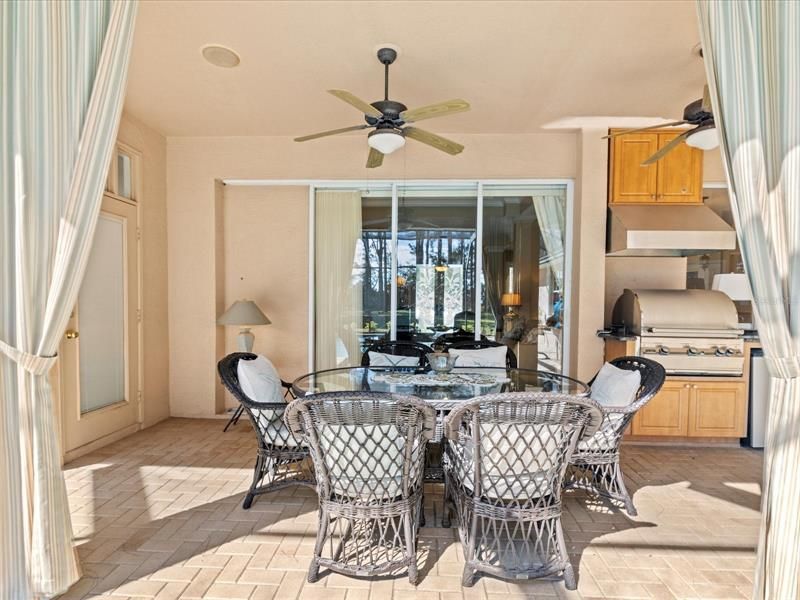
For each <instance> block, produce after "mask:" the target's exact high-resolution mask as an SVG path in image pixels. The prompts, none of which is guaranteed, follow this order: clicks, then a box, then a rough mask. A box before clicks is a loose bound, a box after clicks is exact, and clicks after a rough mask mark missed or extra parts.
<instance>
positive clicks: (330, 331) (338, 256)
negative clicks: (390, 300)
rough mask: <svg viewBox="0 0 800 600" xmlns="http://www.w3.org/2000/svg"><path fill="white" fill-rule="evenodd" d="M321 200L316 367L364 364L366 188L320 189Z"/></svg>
mask: <svg viewBox="0 0 800 600" xmlns="http://www.w3.org/2000/svg"><path fill="white" fill-rule="evenodd" d="M315 205H316V213H315V223H316V240H315V244H316V247H315V250H316V251H315V271H316V274H315V279H316V291H315V294H316V296H315V305H316V306H315V323H316V340H315V355H316V356H315V358H316V363H315V369H316V370H320V369H333V368H335V367H337V366H349V365H358V364H360V362H361V349H360V346H359V341H358V329H359V328H360V327H361V325H362V323H361V320H362V312H363V309H362V298H361V283H360V282H358V281H355V280H354V279H353V263H354V260H355V257H356V249H357V246H358V243H359V240H360V239H361V192H354V191H328V190H319V191H317V192H316V195H315Z"/></svg>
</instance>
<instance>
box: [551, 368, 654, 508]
mask: <svg viewBox="0 0 800 600" xmlns="http://www.w3.org/2000/svg"><path fill="white" fill-rule="evenodd" d="M611 364H612V365H614V366H615V367H617V368H618V369H626V370H628V371H639V373H641V374H642V382H641V384H640V386H639V391H638V393H637V395H636V400H634V401H633V402H632V403H630V404H629V405H628V406H622V407H610V408H604V410H603V414H604V416H603V423H602V425H601V426H600V429H598V430H597V432H596V433H595V434H594V435H593V436H592V437H591V438H589V439H586V440H583V441H581V442H580V443H579V444H578V447H577V448H576V449H575V452H574V453H573V455H572V460H571V461H570V466H569V469H568V470H567V477H566V482H565V487H567V488H578V489H583V490H587V491H590V492H593V493H595V494H598V495H599V496H602V497H604V498H608V499H610V500H612V501H617V502H622V503H623V504H624V505H625V510H626V511H627V512H628V514H629V515H630V516H632V517H633V516H636V514H637V512H636V508H635V507H634V506H633V501H632V500H631V497H630V495H629V494H628V490H627V488H626V487H625V481H624V477H623V473H622V468H621V467H620V464H619V454H620V445H621V443H622V435H623V433H624V432H625V428H626V427H627V426H628V423H630V422H631V419H633V415H635V414H636V411H638V410H639V409H640V408H642V407H643V406H644V405H645V404H647V403H648V402H649V401H650V400H651V399H652V398H653V396H655V395H656V394H657V393H658V391H659V390H660V389H661V386H662V385H664V380H665V378H666V373H665V371H664V367H662V366H661V365H660V364H659V363H657V362H655V361H653V360H650V359H647V358H640V357H638V356H623V357H621V358H615V359H614V360H612V361H611ZM592 383H594V378H592V381H590V382H589V385H590V386H591V384H592Z"/></svg>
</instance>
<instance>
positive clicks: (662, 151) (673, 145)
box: [642, 129, 694, 167]
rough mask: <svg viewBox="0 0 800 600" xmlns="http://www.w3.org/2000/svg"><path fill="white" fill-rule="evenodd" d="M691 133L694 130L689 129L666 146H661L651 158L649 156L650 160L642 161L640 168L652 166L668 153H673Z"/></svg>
mask: <svg viewBox="0 0 800 600" xmlns="http://www.w3.org/2000/svg"><path fill="white" fill-rule="evenodd" d="M693 131H694V129H689V130H687V131H684V132H683V133H682V134H680V135H679V136H678V137H676V138H674V139H672V140H671V141H670V142H669V143H668V144H665V145H664V146H662V147H661V148H660V149H659V150H658V152H656V153H655V154H653V156H651V157H650V158H648V159H647V160H646V161H644V162H643V163H642V166H643V167H646V166H647V165H652V164H653V163H654V162H656V161H658V160H661V159H662V158H664V157H665V156H666V155H667V154H669V153H670V152H672V151H673V150H674V149H675V148H677V146H678V144H680V143H681V142H682V141H683V140H685V139H686V138H687V137H689V134H690V133H692V132H693Z"/></svg>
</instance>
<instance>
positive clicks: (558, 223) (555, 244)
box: [532, 194, 567, 294]
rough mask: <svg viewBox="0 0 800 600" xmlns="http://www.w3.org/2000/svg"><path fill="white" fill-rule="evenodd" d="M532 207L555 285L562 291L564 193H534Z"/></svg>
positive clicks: (565, 219)
mask: <svg viewBox="0 0 800 600" xmlns="http://www.w3.org/2000/svg"><path fill="white" fill-rule="evenodd" d="M532 200H533V209H534V211H536V220H537V221H539V231H540V232H541V235H542V240H544V249H545V252H547V263H548V265H549V267H550V271H551V272H552V273H553V278H554V279H555V281H556V287H557V288H558V291H559V292H561V293H562V294H563V293H564V241H563V236H564V232H565V231H566V230H567V222H566V221H567V217H566V214H565V206H564V205H565V202H564V195H563V194H560V195H553V194H546V195H534V196H533V197H532Z"/></svg>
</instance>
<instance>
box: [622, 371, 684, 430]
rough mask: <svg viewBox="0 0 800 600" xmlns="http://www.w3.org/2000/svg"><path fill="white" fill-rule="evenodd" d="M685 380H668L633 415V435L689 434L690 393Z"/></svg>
mask: <svg viewBox="0 0 800 600" xmlns="http://www.w3.org/2000/svg"><path fill="white" fill-rule="evenodd" d="M690 392H691V388H690V387H689V386H688V385H687V384H685V382H683V381H667V382H666V383H664V387H662V388H661V391H660V392H658V394H656V397H655V398H653V399H652V400H650V402H648V403H647V404H646V405H645V406H644V408H642V409H641V410H640V411H639V412H637V413H636V415H635V416H634V417H633V423H632V427H631V433H632V434H633V435H669V436H685V435H688V420H689V395H690Z"/></svg>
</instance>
